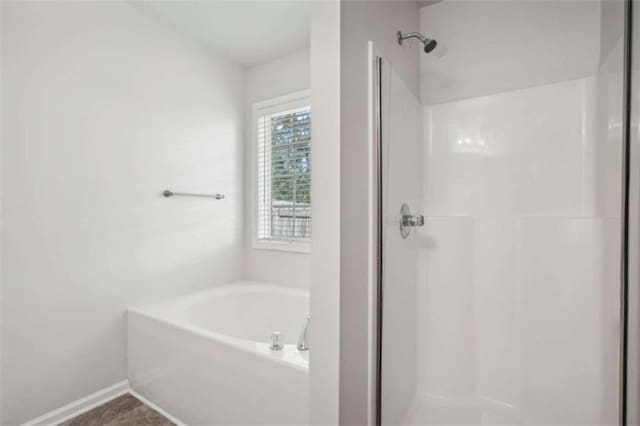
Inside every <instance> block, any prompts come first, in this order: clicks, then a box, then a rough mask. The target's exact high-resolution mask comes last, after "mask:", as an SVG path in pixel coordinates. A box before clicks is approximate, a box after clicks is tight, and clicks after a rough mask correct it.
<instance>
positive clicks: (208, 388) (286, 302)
mask: <svg viewBox="0 0 640 426" xmlns="http://www.w3.org/2000/svg"><path fill="white" fill-rule="evenodd" d="M308 312H309V295H308V292H306V291H301V290H292V289H287V288H283V287H278V286H274V285H269V284H265V283H256V282H237V283H233V284H229V285H225V286H222V287H216V288H214V289H211V290H206V291H203V292H199V293H195V294H191V295H188V296H185V297H181V298H179V299H175V300H171V301H167V302H163V303H158V304H154V305H149V306H143V307H138V308H132V309H129V312H128V317H127V328H128V333H127V336H128V348H127V351H128V362H129V364H128V370H129V380H130V383H131V387H132V388H133V390H134V391H136V392H138V393H139V394H140V395H142V396H143V397H145V398H147V399H148V400H150V401H151V402H154V403H155V404H157V405H158V406H160V407H161V408H163V409H164V410H166V411H167V412H168V413H169V414H171V415H172V416H174V417H176V418H177V419H179V420H181V421H182V422H184V423H186V424H189V425H226V424H273V425H276V424H277V425H281V424H296V425H297V424H305V423H307V419H308V414H307V405H308V365H309V361H308V356H309V352H308V351H298V350H297V348H296V341H297V338H298V334H299V332H300V330H301V328H302V326H303V322H304V319H305V318H306V317H307V315H308ZM273 331H280V332H281V333H282V334H283V337H284V340H285V347H284V349H282V350H279V351H273V350H271V349H270V348H269V346H270V336H271V333H272V332H273Z"/></svg>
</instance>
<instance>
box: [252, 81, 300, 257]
mask: <svg viewBox="0 0 640 426" xmlns="http://www.w3.org/2000/svg"><path fill="white" fill-rule="evenodd" d="M309 100H310V99H309V94H308V92H302V93H296V94H293V95H289V96H286V97H282V98H278V99H274V100H271V101H267V102H261V103H259V104H256V105H255V106H254V125H255V171H256V180H255V185H256V186H255V189H256V190H255V202H256V208H255V216H256V217H255V221H254V222H255V223H254V226H255V228H254V236H255V237H254V240H255V241H254V246H255V247H257V248H272V249H280V250H292V251H308V250H309V243H310V241H311V107H310V106H309Z"/></svg>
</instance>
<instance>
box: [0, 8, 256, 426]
mask: <svg viewBox="0 0 640 426" xmlns="http://www.w3.org/2000/svg"><path fill="white" fill-rule="evenodd" d="M2 7H3V17H2V19H3V20H2V64H3V75H2V88H3V92H2V124H3V127H2V141H3V146H2V182H4V183H5V185H3V192H4V204H3V214H2V221H3V226H4V234H3V236H2V264H3V271H2V279H3V284H4V288H3V293H4V297H3V299H2V303H3V305H2V326H3V329H2V371H3V382H2V390H3V396H4V399H3V401H2V402H3V410H2V411H3V412H2V414H3V419H2V423H3V424H7V425H8V424H16V423H19V422H22V421H24V420H27V419H29V418H32V417H34V416H37V415H39V414H42V413H44V412H47V411H49V410H51V409H54V408H57V407H59V406H61V405H63V404H65V403H68V402H70V401H73V400H75V399H77V398H80V397H83V396H85V395H87V394H89V393H91V392H94V391H96V390H98V389H101V388H103V387H106V386H108V385H111V384H113V383H114V382H117V381H119V380H123V379H125V378H126V365H125V364H126V361H125V353H126V351H125V347H124V345H125V324H124V318H125V317H124V312H125V309H126V308H127V307H128V306H134V305H137V304H141V303H146V302H151V301H153V300H158V299H163V298H167V297H170V296H173V295H177V294H181V293H186V292H189V291H192V290H195V289H200V288H203V287H207V286H210V285H212V284H216V283H221V282H225V281H229V280H232V279H235V278H239V277H240V274H241V268H242V264H241V262H242V261H241V256H242V250H243V247H242V246H243V244H242V231H241V227H242V206H243V192H244V191H243V187H242V183H243V182H242V181H243V175H242V166H243V155H244V153H243V145H244V143H243V127H242V120H243V117H244V102H243V99H244V93H243V83H244V81H243V79H244V73H243V70H242V69H241V68H239V67H237V66H235V65H233V64H231V63H228V62H225V61H224V60H220V59H216V58H214V57H211V56H210V54H209V53H208V52H206V53H205V51H204V50H201V48H200V47H199V46H196V45H194V44H192V43H191V42H189V41H187V40H184V39H182V38H180V37H179V36H177V35H176V34H174V33H173V32H172V31H171V30H169V29H167V28H165V27H164V26H162V25H161V24H158V23H156V22H155V21H153V20H152V19H148V18H147V17H145V16H143V15H141V14H140V12H139V11H137V10H136V9H134V8H132V7H131V6H129V5H127V4H125V3H120V2H69V3H64V2H54V3H47V2H20V3H18V2H11V3H9V2H3V3H2ZM166 187H168V188H171V189H176V190H185V191H200V192H223V193H225V194H226V198H225V199H224V201H211V200H202V199H189V198H175V199H164V198H162V197H161V196H160V192H161V191H162V190H163V189H164V188H166Z"/></svg>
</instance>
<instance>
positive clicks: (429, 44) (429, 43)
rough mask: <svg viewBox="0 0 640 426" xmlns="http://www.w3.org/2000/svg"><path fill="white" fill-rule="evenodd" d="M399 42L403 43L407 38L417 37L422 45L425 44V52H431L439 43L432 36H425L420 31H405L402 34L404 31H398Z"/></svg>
mask: <svg viewBox="0 0 640 426" xmlns="http://www.w3.org/2000/svg"><path fill="white" fill-rule="evenodd" d="M397 34H398V44H400V45H402V42H403V41H404V40H406V39H409V38H417V39H418V40H420V41H421V42H422V45H423V46H424V53H429V52H431V51H432V50H433V49H435V48H436V46H437V45H438V42H437V41H436V40H434V39H432V38H427V37H425V36H423V35H422V34H420V33H405V34H402V31H398V33H397Z"/></svg>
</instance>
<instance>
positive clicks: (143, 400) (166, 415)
mask: <svg viewBox="0 0 640 426" xmlns="http://www.w3.org/2000/svg"><path fill="white" fill-rule="evenodd" d="M129 393H130V394H131V395H133V396H135V397H136V398H138V399H139V400H140V401H142V402H144V403H145V404H146V405H148V406H149V407H151V408H153V409H154V410H156V411H157V412H158V413H160V414H162V415H163V416H164V417H166V418H167V419H169V420H171V421H172V422H173V423H175V424H176V426H187V425H186V423H184V422H182V421H180V420H178V419H176V418H175V417H173V416H172V415H171V414H169V413H167V412H166V411H165V410H163V409H162V408H160V407H158V406H157V405H156V404H154V403H153V402H151V401H149V400H148V399H147V398H145V397H144V396H142V395H140V394H139V393H138V392H136V391H134V390H133V389H131V388H129Z"/></svg>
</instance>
